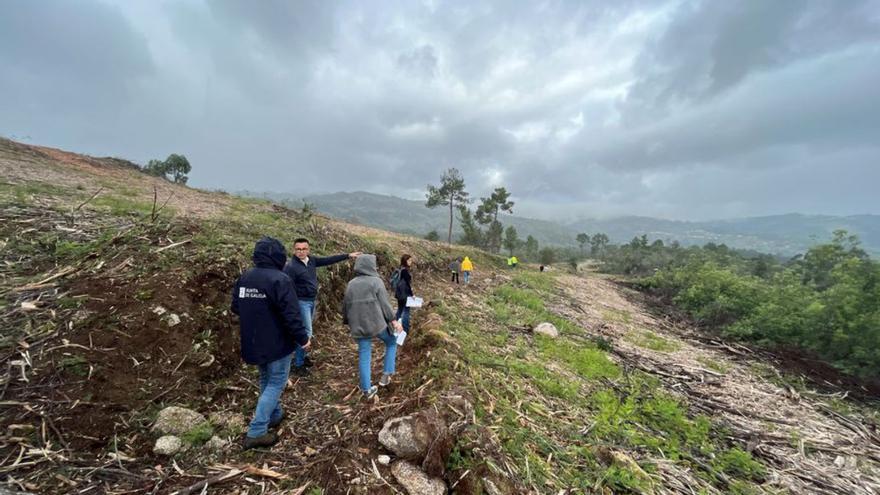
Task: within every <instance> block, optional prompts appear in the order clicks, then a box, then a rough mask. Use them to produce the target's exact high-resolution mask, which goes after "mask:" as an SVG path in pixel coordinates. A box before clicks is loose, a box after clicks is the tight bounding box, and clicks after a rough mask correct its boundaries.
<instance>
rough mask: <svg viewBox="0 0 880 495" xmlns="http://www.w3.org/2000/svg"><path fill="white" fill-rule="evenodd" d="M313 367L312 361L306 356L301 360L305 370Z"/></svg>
mask: <svg viewBox="0 0 880 495" xmlns="http://www.w3.org/2000/svg"><path fill="white" fill-rule="evenodd" d="M314 365H315V363H313V362H312V360H311V359H310V358H309V357H308V356H306V357H305V359H303V366H305V367H306V368H311V367H312V366H314Z"/></svg>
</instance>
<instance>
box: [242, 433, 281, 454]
mask: <svg viewBox="0 0 880 495" xmlns="http://www.w3.org/2000/svg"><path fill="white" fill-rule="evenodd" d="M277 442H278V434H277V433H274V432H271V431H270V432H266V433H265V434H263V435H260V436H258V437H248V436H245V437H244V443H243V444H242V448H243V449H244V450H250V449H255V448H258V447H271V446H273V445H275V444H276V443H277Z"/></svg>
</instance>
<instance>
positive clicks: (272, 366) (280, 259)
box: [232, 237, 311, 450]
mask: <svg viewBox="0 0 880 495" xmlns="http://www.w3.org/2000/svg"><path fill="white" fill-rule="evenodd" d="M253 260H254V268H251V269H250V270H248V271H247V272H245V274H244V275H242V276H241V278H240V279H238V282H236V283H235V288H234V289H233V291H232V312H233V313H235V314H237V315H239V317H240V320H241V321H240V324H241V357H242V359H244V361H245V362H246V363H248V364H254V365H256V366H257V367H258V368H259V370H260V398H259V399H258V400H257V408H256V411H255V412H254V419H253V420H252V421H251V424H250V426H249V427H248V432H247V436H246V437H245V439H244V448H245V450H247V449H251V448H254V447H268V446H270V445H272V444H274V443H275V442H277V441H278V435H277V434H276V433H274V432H270V431H269V428H274V427H276V426H278V425H279V424H280V423H281V421H282V419H284V413H283V411H282V410H281V405H280V399H281V392H283V391H284V386H285V385H286V384H287V377H288V374H289V373H290V359H291V353H292V352H293V349H294V346H297V347H299V346H302V347H303V348H305V349H308V348H309V347H310V346H311V342H310V341H309V336H308V332H306V329H305V326H303V322H302V318H301V317H300V312H299V303H298V301H297V299H296V293H295V292H294V290H293V284H292V283H291V281H290V277H288V276H287V275H285V274H284V272H282V271H281V269H282V268H283V267H284V262H285V261H286V260H287V253H286V252H285V251H284V245H283V244H281V242H280V241H278V240H277V239H273V238H271V237H263V238H262V239H260V240H259V241H257V244H256V246H254V255H253Z"/></svg>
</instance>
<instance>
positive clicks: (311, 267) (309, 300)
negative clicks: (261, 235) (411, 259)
mask: <svg viewBox="0 0 880 495" xmlns="http://www.w3.org/2000/svg"><path fill="white" fill-rule="evenodd" d="M309 253H310V251H309V240H308V239H305V238H303V237H300V238H299V239H297V240H295V241H293V256H292V257H291V258H290V261H288V262H287V265H286V266H285V267H284V273H286V274H287V276H288V277H290V279H291V280H293V286H294V288H295V289H296V297H297V299H299V309H300V316H301V317H302V320H303V325H304V326H305V327H306V331H307V332H308V334H309V338H311V337H312V319H313V317H314V316H315V301H316V300H317V299H318V267H319V266H327V265H332V264H334V263H339V262H340V261H345V260H347V259H349V258H351V259H354V258H357V257H358V256H360V254H361V253H360V252H355V253H349V254H337V255H335V256H326V257H323V258H320V257H317V256H309ZM311 366H312V360H311V359H309V356H308V354H307V353H306V349H303V348H301V347H299V346H297V348H296V350H295V352H294V357H293V373H294V374H295V375H298V376H306V375H308V374H309V370H308V368H310V367H311Z"/></svg>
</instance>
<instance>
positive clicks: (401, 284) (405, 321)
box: [394, 254, 416, 333]
mask: <svg viewBox="0 0 880 495" xmlns="http://www.w3.org/2000/svg"><path fill="white" fill-rule="evenodd" d="M415 262H416V259H415V258H413V257H412V256H410V255H408V254H404V255H403V256H401V257H400V267H399V268H398V270H400V275H399V276H398V281H397V287H395V288H394V298H395V299H397V314H396V315H395V318H394V319H395V320H397V321H399V322H400V323H401V325H403V329H404V330H405V331H406V332H407V333H409V307H407V305H406V298H408V297H413V296H414V295H415V294H413V289H412V274H411V273H410V270H411V269H412V267H413V265H414V264H415Z"/></svg>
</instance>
